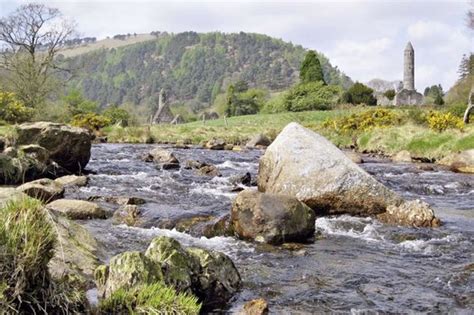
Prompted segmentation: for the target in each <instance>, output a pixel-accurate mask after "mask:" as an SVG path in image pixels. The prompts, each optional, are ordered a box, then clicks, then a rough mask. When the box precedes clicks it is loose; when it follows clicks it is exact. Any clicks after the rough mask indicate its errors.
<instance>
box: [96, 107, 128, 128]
mask: <svg viewBox="0 0 474 315" xmlns="http://www.w3.org/2000/svg"><path fill="white" fill-rule="evenodd" d="M102 115H103V116H104V117H105V118H108V119H109V120H110V123H111V124H116V123H120V124H121V125H122V126H128V120H129V119H130V114H129V113H128V112H127V111H126V110H125V109H123V108H120V107H118V106H117V105H112V106H109V107H107V109H106V110H104V112H103V113H102Z"/></svg>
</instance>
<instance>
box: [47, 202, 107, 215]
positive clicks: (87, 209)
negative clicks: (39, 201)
mask: <svg viewBox="0 0 474 315" xmlns="http://www.w3.org/2000/svg"><path fill="white" fill-rule="evenodd" d="M46 208H47V209H48V210H50V211H53V212H56V213H57V214H59V215H62V216H65V217H67V218H68V219H71V220H88V219H106V218H107V213H106V212H105V210H104V209H102V208H101V207H100V206H98V205H97V204H95V203H93V202H90V201H84V200H73V199H59V200H55V201H53V202H51V203H49V204H47V205H46Z"/></svg>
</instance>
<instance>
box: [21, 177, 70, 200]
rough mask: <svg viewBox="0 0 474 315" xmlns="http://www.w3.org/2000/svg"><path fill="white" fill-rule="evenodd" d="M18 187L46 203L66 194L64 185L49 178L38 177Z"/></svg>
mask: <svg viewBox="0 0 474 315" xmlns="http://www.w3.org/2000/svg"><path fill="white" fill-rule="evenodd" d="M16 189H17V191H20V192H22V193H24V194H26V195H28V196H30V197H32V198H36V199H39V200H41V201H44V202H46V203H48V202H51V201H54V200H56V199H59V198H62V197H63V195H64V187H63V186H62V185H61V184H59V183H56V182H55V181H54V180H52V179H49V178H42V179H37V180H35V181H32V182H28V183H26V184H23V185H21V186H18V187H17V188H16Z"/></svg>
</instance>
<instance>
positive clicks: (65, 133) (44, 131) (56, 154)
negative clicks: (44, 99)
mask: <svg viewBox="0 0 474 315" xmlns="http://www.w3.org/2000/svg"><path fill="white" fill-rule="evenodd" d="M16 133H17V139H16V144H17V145H26V144H37V145H39V146H41V147H43V148H45V149H46V150H47V151H48V152H49V158H50V159H51V160H52V161H54V162H56V163H57V164H58V165H59V166H61V167H63V168H64V169H66V170H68V171H70V172H73V173H75V172H80V171H82V170H83V169H84V168H85V167H86V165H87V163H88V162H89V159H90V156H91V136H90V134H89V132H88V131H87V130H86V129H82V128H77V127H72V126H68V125H64V124H58V123H51V122H35V123H25V124H22V125H20V126H18V127H17V128H16Z"/></svg>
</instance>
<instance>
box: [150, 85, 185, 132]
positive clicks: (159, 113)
mask: <svg viewBox="0 0 474 315" xmlns="http://www.w3.org/2000/svg"><path fill="white" fill-rule="evenodd" d="M151 122H152V124H178V123H182V122H183V119H182V118H181V116H179V115H176V117H175V116H174V115H173V113H172V112H171V109H170V105H169V103H168V99H167V98H166V93H165V91H164V89H161V91H160V95H159V98H158V109H157V110H156V112H155V115H153V118H152V121H151Z"/></svg>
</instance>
